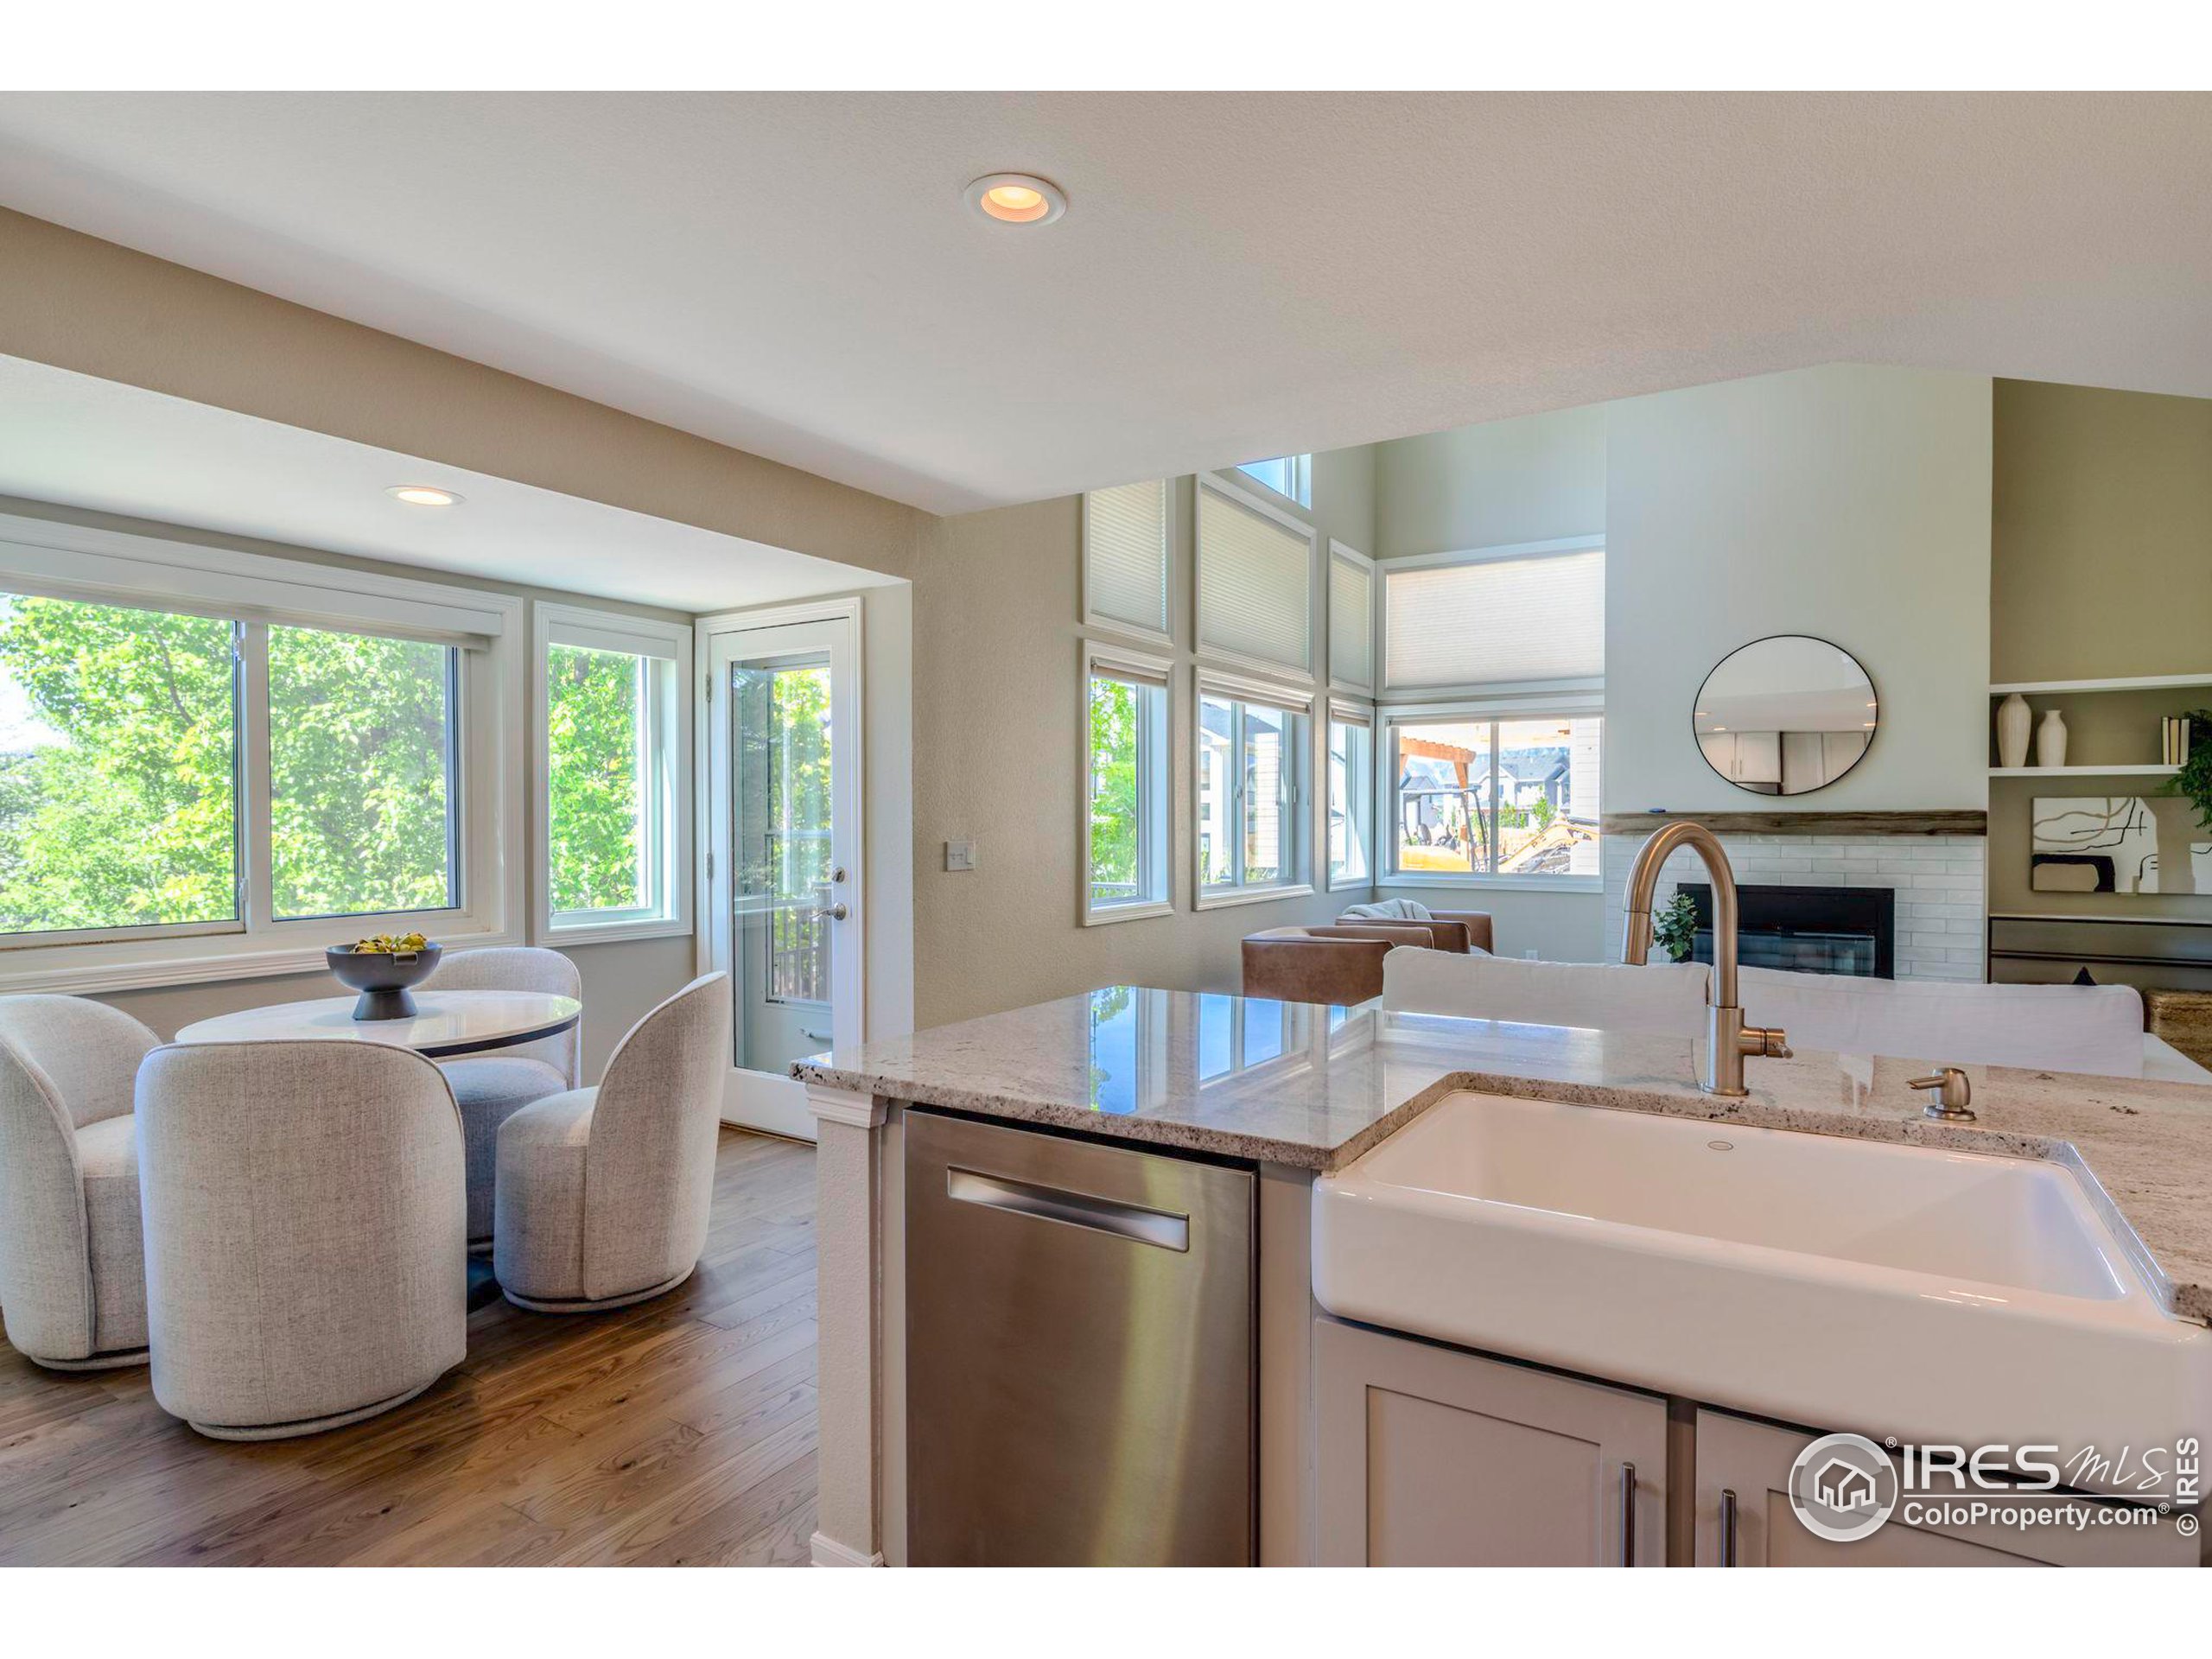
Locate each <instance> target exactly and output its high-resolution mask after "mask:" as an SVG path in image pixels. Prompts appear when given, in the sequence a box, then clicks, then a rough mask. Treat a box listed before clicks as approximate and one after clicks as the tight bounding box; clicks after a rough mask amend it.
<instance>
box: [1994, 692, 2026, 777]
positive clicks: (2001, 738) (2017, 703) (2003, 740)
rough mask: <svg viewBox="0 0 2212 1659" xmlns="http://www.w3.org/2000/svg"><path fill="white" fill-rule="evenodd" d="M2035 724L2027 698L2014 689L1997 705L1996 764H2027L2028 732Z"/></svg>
mask: <svg viewBox="0 0 2212 1659" xmlns="http://www.w3.org/2000/svg"><path fill="white" fill-rule="evenodd" d="M2034 724H2035V713H2034V711H2033V710H2032V709H2030V708H2029V707H2028V700H2027V699H2026V698H2025V697H2024V696H2021V695H2020V694H2019V693H2018V692H2017V691H2015V692H2014V693H2013V694H2012V696H2009V697H2007V698H2005V701H2004V702H2000V703H1999V704H1998V705H1997V764H1998V765H1999V766H2026V765H2027V764H2028V732H2029V729H2030V728H2031V727H2032V726H2033V725H2034Z"/></svg>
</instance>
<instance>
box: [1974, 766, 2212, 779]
mask: <svg viewBox="0 0 2212 1659" xmlns="http://www.w3.org/2000/svg"><path fill="white" fill-rule="evenodd" d="M2180 770H2181V768H2180V767H2178V766H2141V765H2138V766H1992V767H1991V768H1990V769H1989V775H1990V776H1991V777H1993V778H2171V777H2172V776H2173V775H2174V773H2175V772H2178V771H2180Z"/></svg>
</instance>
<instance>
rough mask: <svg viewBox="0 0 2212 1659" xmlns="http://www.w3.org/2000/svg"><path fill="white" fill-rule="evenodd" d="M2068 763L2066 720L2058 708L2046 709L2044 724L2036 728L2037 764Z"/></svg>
mask: <svg viewBox="0 0 2212 1659" xmlns="http://www.w3.org/2000/svg"><path fill="white" fill-rule="evenodd" d="M2065 764H2066V721H2065V718H2064V716H2063V715H2060V714H2059V712H2058V710H2057V709H2044V715H2043V724H2042V725H2040V726H2038V727H2037V728H2036V765H2037V766H2064V765H2065Z"/></svg>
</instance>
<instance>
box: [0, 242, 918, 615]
mask: <svg viewBox="0 0 2212 1659" xmlns="http://www.w3.org/2000/svg"><path fill="white" fill-rule="evenodd" d="M0 354H4V355H7V356H11V357H22V358H28V359H30V360H32V361H33V362H37V363H50V364H53V365H55V366H57V367H60V368H65V369H73V370H76V371H77V372H79V373H84V374H92V375H98V376H99V377H100V378H103V379H107V380H114V381H118V382H120V383H122V384H123V385H134V386H143V387H146V388H148V389H149V390H151V391H161V392H166V393H168V394H170V395H171V396H173V397H188V398H190V399H192V400H193V401H194V402H196V403H202V404H213V405H214V406H215V407H217V408H219V409H230V410H238V411H239V412H240V413H242V414H247V415H255V416H260V417H262V418H263V419H264V420H271V421H282V422H283V423H286V424H288V425H291V426H297V427H302V428H304V429H307V430H308V431H312V432H327V433H329V434H331V435H334V436H336V437H341V438H350V439H353V441H355V442H360V443H368V444H374V445H376V446H377V447H378V448H385V449H396V450H398V451H400V452H401V453H403V454H411V455H419V456H422V457H423V458H424V459H425V460H429V461H444V462H447V463H448V464H450V465H452V466H454V467H467V468H470V469H472V470H474V471H478V472H484V473H491V474H496V475H498V476H499V477H501V478H512V479H515V480H519V481H520V482H523V483H525V484H535V485H537V486H540V487H542V488H544V489H550V490H558V491H560V492H562V493H564V494H568V495H576V496H582V497H585V498H587V499H591V500H595V501H604V502H607V503H608V504H609V505H614V506H619V507H626V508H629V509H631V510H632V511H633V512H645V513H652V514H653V515H655V516H657V517H658V518H672V519H675V520H677V521H678V522H679V523H683V524H697V525H699V526H701V527H702V528H703V529H707V530H713V531H721V532H723V533H724V534H726V535H731V536H742V537H748V538H750V539H752V540H754V541H759V542H766V543H768V544H769V545H771V546H773V547H784V548H790V549H791V550H794V551H796V552H800V553H811V554H814V555H816V556H818V557H822V558H825V559H837V560H840V561H842V562H843V563H847V564H856V565H860V566H861V567H862V568H864V569H869V570H877V571H883V572H886V573H887V574H889V575H900V576H903V575H907V574H909V571H910V569H911V567H912V563H913V556H914V549H915V546H916V544H917V542H918V538H919V537H920V535H921V531H922V526H923V524H925V522H926V521H927V519H928V515H927V514H925V513H924V512H920V511H919V510H918V509H917V508H913V507H910V506H906V505H903V504H901V503H899V502H896V501H889V500H886V499H883V498H882V497H880V496H876V495H870V494H868V493H867V492H866V491H864V490H855V489H852V488H849V487H848V486H845V485H842V484H833V483H831V482H830V481H829V480H828V479H824V478H817V477H816V476H815V475H814V474H811V473H804V472H800V471H799V470H798V468H796V467H785V466H781V465H779V464H778V463H777V462H775V461H764V460H762V459H761V458H760V456H758V455H750V454H745V453H744V452H742V451H741V450H736V449H732V448H727V447H726V446H724V445H721V444H718V443H715V442H710V441H709V440H708V439H705V438H700V437H694V436H693V435H690V434H689V433H685V432H679V431H677V430H676V429H675V428H673V427H668V426H662V425H659V424H658V423H654V422H652V421H647V420H642V419H640V418H639V417H638V416H634V415H626V414H624V413H623V412H622V411H620V410H615V409H609V408H607V406H606V405H604V404H594V403H592V402H590V401H589V400H588V399H586V398H582V397H571V396H570V395H569V394H568V393H567V392H563V391H553V390H552V389H551V388H550V387H548V386H542V385H537V384H536V383H535V382H533V381H529V380H524V379H522V378H518V377H517V376H515V375H512V374H504V373H501V372H499V370H496V369H489V368H486V367H485V366H484V365H482V364H480V363H471V362H469V361H468V360H467V359H464V358H459V357H454V356H452V355H450V354H448V353H444V352H440V351H435V350H433V349H432V348H431V347H429V346H419V345H416V343H414V342H413V341H411V340H402V339H400V338H399V337H398V336H397V335H395V334H382V333H379V332H378V330H376V329H373V328H365V327H361V326H360V325H359V324H358V323H351V322H346V321H341V320H340V319H339V318H336V317H333V316H330V315H326V314H325V313H323V312H321V311H313V310H309V309H308V308H307V307H305V306H301V305H294V304H292V303H290V302H288V301H284V300H279V299H276V298H273V297H272V296H269V295H267V294H263V293H260V292H257V290H255V289H250V288H244V287H241V286H239V285H238V284H237V283H226V282H225V281H223V280H222V279H220V278H219V277H209V276H207V275H205V274H204V273H202V272H200V271H195V270H188V269H186V268H185V267H184V266H182V265H175V264H169V263H168V261H166V260H162V259H156V258H154V257H151V256H149V255H147V254H143V253H137V252H134V251H131V250H130V249H128V248H122V247H118V246H117V245H115V244H113V243H111V242H103V241H100V240H99V238H95V237H89V236H85V235H81V234H79V232H75V231H70V230H65V229H63V228H62V227H61V226H58V225H51V224H48V223H47V222H46V221H45V220H43V219H31V218H28V217H26V216H25V215H23V214H22V213H10V212H9V211H7V210H6V209H4V208H0Z"/></svg>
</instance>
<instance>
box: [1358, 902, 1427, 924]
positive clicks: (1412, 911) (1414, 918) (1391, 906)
mask: <svg viewBox="0 0 2212 1659" xmlns="http://www.w3.org/2000/svg"><path fill="white" fill-rule="evenodd" d="M1337 919H1338V920H1339V921H1346V920H1352V919H1357V920H1359V921H1363V922H1425V921H1427V919H1428V906H1427V905H1423V904H1417V903H1415V902H1414V900H1413V899H1379V900H1377V901H1376V903H1374V904H1371V905H1346V906H1344V914H1343V915H1341V916H1339V917H1338V918H1337Z"/></svg>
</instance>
